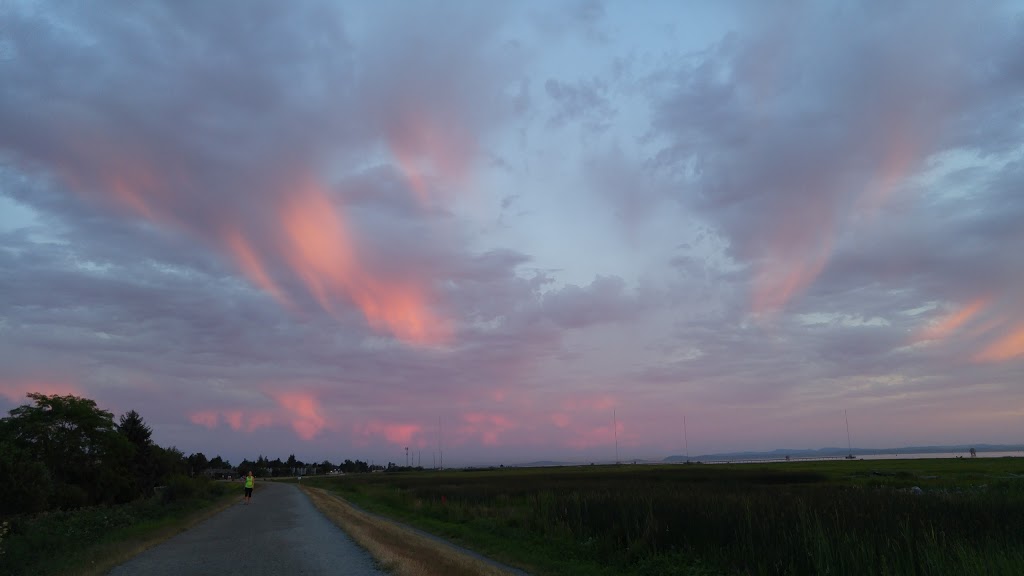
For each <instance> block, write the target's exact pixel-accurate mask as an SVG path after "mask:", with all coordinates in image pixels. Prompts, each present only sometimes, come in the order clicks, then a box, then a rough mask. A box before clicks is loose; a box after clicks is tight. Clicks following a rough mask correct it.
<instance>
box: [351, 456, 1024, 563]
mask: <svg viewBox="0 0 1024 576" xmlns="http://www.w3.org/2000/svg"><path fill="white" fill-rule="evenodd" d="M904 479H907V478H904ZM910 479H912V478H910ZM336 486H337V487H338V488H343V489H344V490H346V491H347V492H348V494H349V496H350V497H354V499H356V500H357V501H362V502H364V503H367V504H373V503H376V505H377V506H380V507H381V509H388V510H390V511H391V512H392V513H397V514H399V515H402V516H404V517H405V518H406V519H407V520H409V521H413V522H417V521H419V522H421V523H426V524H433V525H434V526H440V527H442V529H443V527H445V526H448V527H449V528H450V534H451V535H454V536H458V537H459V538H462V539H464V540H465V541H467V542H473V541H478V542H480V543H482V545H483V546H485V547H486V546H487V545H488V544H487V543H488V542H491V543H492V544H493V543H494V542H496V541H506V542H510V541H511V542H519V543H521V545H522V547H523V548H524V549H528V554H527V555H528V556H530V557H531V558H532V560H530V562H531V564H533V565H534V566H536V567H538V568H539V569H538V570H537V572H538V573H542V574H545V573H546V574H575V573H579V574H584V573H597V572H595V567H601V568H603V569H605V570H606V573H616V574H708V573H721V574H770V575H776V574H778V575H783V574H834V575H851V576H854V575H857V576H859V575H863V574H914V575H917V574H921V575H929V576H931V575H943V574H950V575H954V574H955V575H962V574H1014V575H1019V574H1024V538H1022V537H1021V532H1020V527H1022V526H1024V479H1015V478H1012V477H1010V478H1006V477H1004V479H1002V480H999V481H997V482H994V483H991V484H988V485H985V486H980V487H979V486H971V485H965V486H959V487H958V486H949V487H941V488H932V489H928V490H926V491H924V492H923V493H916V491H915V492H912V491H909V490H907V489H906V488H904V487H900V486H885V485H877V484H875V483H874V482H873V481H871V482H857V481H853V480H844V479H842V478H840V479H839V480H838V481H837V479H836V477H835V476H834V475H829V474H823V473H815V472H813V471H805V470H794V471H792V472H788V471H780V470H759V469H740V468H734V469H727V468H716V467H686V468H685V469H684V468H680V467H659V468H648V469H632V470H631V471H620V470H616V469H610V470H606V471H605V472H601V471H600V469H598V470H579V471H544V470H540V471H535V472H534V473H532V474H529V473H524V472H523V471H509V472H491V473H484V474H475V475H474V474H464V475H463V476H461V477H460V476H458V475H457V474H454V473H452V474H442V475H433V476H431V475H421V476H408V477H400V476H399V477H392V478H388V477H387V476H375V477H367V478H365V479H351V478H347V479H346V480H345V481H343V482H341V483H338V484H337V485H336ZM459 527H461V528H459ZM545 550H546V551H548V552H544V551H545ZM544 554H548V555H549V556H551V558H552V562H551V563H549V564H547V565H546V566H547V568H544V566H545V564H544V560H543V558H542V557H543V556H544ZM538 555H539V556H540V558H538ZM573 566H576V567H577V568H578V570H575V569H574V568H573ZM588 567H589V568H588Z"/></svg>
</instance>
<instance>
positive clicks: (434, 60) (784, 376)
mask: <svg viewBox="0 0 1024 576" xmlns="http://www.w3.org/2000/svg"><path fill="white" fill-rule="evenodd" d="M1022 294H1024V5H1022V4H1020V3H1011V2H997V1H993V2H975V3H967V2H958V1H948V2H945V1H942V2H940V1H934V0H922V1H903V2H863V3H858V2H848V1H836V2H828V1H806V2H799V1H791V2H770V3H766V2H753V1H751V2H739V1H736V2H728V1H726V2H718V1H715V2H710V1H708V2H679V1H674V0H673V1H665V2H655V1H649V2H630V1H625V0H623V1H607V2H601V1H597V0H564V1H550V0H536V1H521V2H518V1H517V2H477V1H469V0H465V1H462V2H442V1H433V0H423V1H416V2H407V1H395V2H334V1H327V2H304V1H303V2H291V1H289V2H278V1H265V2H257V1H248V0H246V1H217V2H204V1H182V2H121V1H115V0H103V1H99V2H63V1H54V2H32V1H26V0H6V1H0V411H2V412H0V413H2V414H6V412H7V411H8V410H10V409H11V408H13V407H15V406H18V405H20V404H23V403H24V402H25V401H26V399H25V394H26V392H31V391H40V392H45V393H61V394H66V393H73V394H77V395H82V396H86V397H89V398H92V399H95V400H96V401H97V403H98V404H99V405H100V407H102V408H105V409H107V410H110V411H111V412H113V413H114V414H115V417H116V416H118V415H120V414H122V413H123V412H125V411H127V410H131V409H134V410H137V411H138V412H139V413H140V414H141V415H142V416H143V418H144V419H145V420H146V422H147V423H148V424H149V425H150V426H152V427H153V429H154V440H155V441H156V442H157V443H159V444H160V445H163V446H176V447H177V448H178V449H180V450H182V451H183V452H185V454H189V453H192V452H199V451H202V452H204V453H205V454H206V455H207V456H208V457H212V456H213V455H216V454H220V455H222V456H224V457H225V458H227V459H229V460H231V461H232V462H234V463H238V462H239V461H241V460H242V458H250V459H255V458H256V456H257V455H260V454H263V455H266V456H269V457H271V458H274V457H281V458H282V459H283V458H286V457H287V456H288V455H289V454H295V455H296V457H297V458H299V459H303V460H307V461H309V460H317V461H320V460H323V459H325V458H326V459H330V460H332V461H337V460H341V459H345V458H351V459H357V458H358V459H362V460H367V461H370V460H373V461H375V462H376V463H384V462H386V461H394V462H396V463H404V462H405V447H407V446H408V447H409V450H410V453H413V454H418V455H419V462H420V463H422V464H423V465H425V466H429V465H431V464H432V462H433V458H434V457H435V455H436V453H437V450H438V444H439V442H440V444H441V445H442V448H443V451H444V460H445V464H453V465H454V464H471V463H499V462H500V463H506V464H511V463H516V462H527V461H533V460H541V459H557V460H571V461H602V460H603V461H609V460H613V459H614V458H615V457H616V456H615V443H616V441H617V442H618V454H619V458H620V459H623V460H631V459H634V458H662V457H664V456H667V455H670V454H681V453H683V452H684V450H685V449H686V447H685V445H687V444H688V449H689V452H690V453H692V454H703V453H709V452H718V451H729V450H746V449H750V450H760V449H774V448H818V447H822V446H846V442H847V437H846V428H845V423H844V419H843V410H844V409H845V410H847V411H848V414H849V419H850V434H851V439H852V443H853V445H854V446H855V447H856V446H863V447H890V446H892V447H896V446H904V445H913V444H972V443H982V442H991V443H1019V442H1022V441H1024V437H1022V436H1021V434H1022V431H1024V298H1022ZM613 414H614V415H615V418H614V419H613ZM684 415H685V417H686V427H687V429H686V434H685V442H684V431H683V416H684ZM439 424H440V425H439ZM616 425H617V429H616V428H615V426H616ZM439 428H440V432H441V434H440V437H439V434H438V432H439Z"/></svg>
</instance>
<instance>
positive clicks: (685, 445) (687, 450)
mask: <svg viewBox="0 0 1024 576" xmlns="http://www.w3.org/2000/svg"><path fill="white" fill-rule="evenodd" d="M683 447H684V448H686V461H687V462H689V461H690V443H689V442H687V440H686V414H683Z"/></svg>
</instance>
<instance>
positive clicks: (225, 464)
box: [210, 454, 232, 468]
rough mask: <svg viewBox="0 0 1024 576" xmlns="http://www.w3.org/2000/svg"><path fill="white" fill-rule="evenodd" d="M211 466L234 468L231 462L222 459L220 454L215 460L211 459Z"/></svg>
mask: <svg viewBox="0 0 1024 576" xmlns="http://www.w3.org/2000/svg"><path fill="white" fill-rule="evenodd" d="M210 468H232V466H231V462H228V461H227V460H224V459H222V458H221V457H220V454H218V455H216V456H214V457H213V460H210Z"/></svg>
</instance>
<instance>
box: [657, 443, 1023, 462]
mask: <svg viewBox="0 0 1024 576" xmlns="http://www.w3.org/2000/svg"><path fill="white" fill-rule="evenodd" d="M971 448H974V450H975V451H976V452H979V453H984V452H1024V444H962V445H956V446H903V447H901V448H854V449H853V455H854V456H866V455H870V454H936V453H943V452H945V453H949V452H952V453H957V454H965V455H966V454H967V453H969V452H970V450H971ZM849 453H850V449H848V448H837V447H834V446H830V447H827V448H818V449H813V450H790V449H786V448H779V449H776V450H772V451H770V452H723V453H718V454H701V455H700V456H690V457H689V458H687V457H686V456H680V455H673V456H666V457H665V459H664V460H663V462H686V461H687V460H690V461H691V462H695V461H698V460H700V461H714V460H757V459H761V458H779V459H782V458H785V457H786V456H790V457H792V458H823V457H829V456H846V455H847V454H849Z"/></svg>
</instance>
